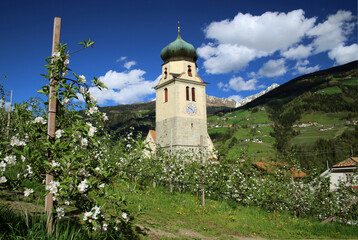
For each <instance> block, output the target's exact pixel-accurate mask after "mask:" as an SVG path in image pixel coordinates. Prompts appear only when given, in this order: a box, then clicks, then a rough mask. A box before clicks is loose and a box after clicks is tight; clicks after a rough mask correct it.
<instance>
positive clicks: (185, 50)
mask: <svg viewBox="0 0 358 240" xmlns="http://www.w3.org/2000/svg"><path fill="white" fill-rule="evenodd" d="M160 57H161V58H162V60H163V61H164V63H166V62H169V61H171V60H188V61H192V62H196V60H197V59H198V55H197V54H196V51H195V48H194V46H193V45H191V44H190V43H187V42H186V41H184V40H183V39H182V38H181V36H180V29H179V28H178V37H177V39H176V40H175V41H174V42H171V43H170V44H168V45H167V46H166V47H165V48H163V49H162V51H161V52H160Z"/></svg>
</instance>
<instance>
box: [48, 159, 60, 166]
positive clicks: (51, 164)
mask: <svg viewBox="0 0 358 240" xmlns="http://www.w3.org/2000/svg"><path fill="white" fill-rule="evenodd" d="M50 166H51V167H59V166H60V164H59V163H58V162H55V161H54V160H52V161H51V163H50Z"/></svg>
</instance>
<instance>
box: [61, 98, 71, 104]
mask: <svg viewBox="0 0 358 240" xmlns="http://www.w3.org/2000/svg"><path fill="white" fill-rule="evenodd" d="M69 101H70V99H68V98H67V97H65V98H64V99H63V100H62V104H67V103H68V102H69Z"/></svg>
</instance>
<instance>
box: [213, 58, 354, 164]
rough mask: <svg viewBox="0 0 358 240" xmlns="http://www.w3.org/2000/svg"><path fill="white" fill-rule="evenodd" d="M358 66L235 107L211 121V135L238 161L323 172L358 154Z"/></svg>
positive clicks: (326, 72) (302, 78) (319, 75)
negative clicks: (280, 163)
mask: <svg viewBox="0 0 358 240" xmlns="http://www.w3.org/2000/svg"><path fill="white" fill-rule="evenodd" d="M357 96H358V61H354V62H351V63H347V64H344V65H341V66H336V67H332V68H329V69H326V70H321V71H318V72H314V73H310V74H306V75H303V76H300V77H297V78H295V79H292V80H290V81H288V82H286V83H285V84H282V85H281V86H279V87H276V88H274V89H273V90H271V91H269V92H267V93H266V94H263V95H262V96H260V97H258V98H256V99H254V100H252V101H251V102H248V103H247V104H246V105H243V106H241V107H239V108H237V109H236V110H235V111H232V110H230V111H222V112H221V113H219V114H218V115H213V116H209V118H208V126H209V134H210V136H211V138H212V140H213V142H214V144H215V146H216V147H217V148H218V149H220V150H221V152H222V155H224V156H227V158H228V159H230V160H232V161H235V159H237V158H238V156H241V155H242V154H243V153H245V154H246V155H247V156H248V157H249V158H251V159H253V160H255V161H258V160H260V161H276V160H277V158H278V157H279V158H281V159H283V161H292V160H294V161H295V163H297V162H299V163H300V165H301V166H302V167H304V168H307V169H309V168H310V169H312V168H325V167H326V164H327V162H328V164H329V165H330V166H332V165H333V164H335V163H337V162H340V161H342V160H344V159H345V158H347V157H349V156H356V155H357V153H358V97H357Z"/></svg>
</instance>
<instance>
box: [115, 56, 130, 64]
mask: <svg viewBox="0 0 358 240" xmlns="http://www.w3.org/2000/svg"><path fill="white" fill-rule="evenodd" d="M126 59H127V57H120V58H118V59H117V60H116V63H119V62H122V61H124V60H126Z"/></svg>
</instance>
